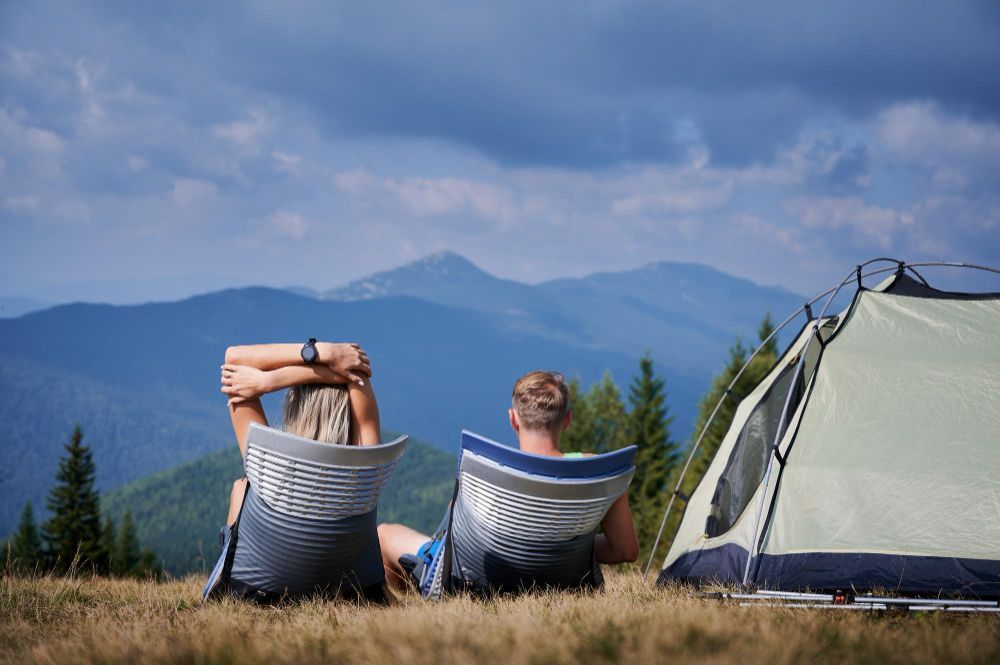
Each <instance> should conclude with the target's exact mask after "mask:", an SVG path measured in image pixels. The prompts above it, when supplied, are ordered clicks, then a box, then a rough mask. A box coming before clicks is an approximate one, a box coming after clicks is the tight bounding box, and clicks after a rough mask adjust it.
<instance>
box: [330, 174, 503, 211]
mask: <svg viewBox="0 0 1000 665" xmlns="http://www.w3.org/2000/svg"><path fill="white" fill-rule="evenodd" d="M333 181H334V183H335V185H336V187H337V188H338V189H339V190H340V191H342V192H345V193H347V194H349V195H351V196H353V197H355V198H356V199H361V200H364V201H367V202H368V204H370V203H374V202H375V201H376V200H379V199H382V198H383V197H389V198H390V199H391V200H392V201H395V203H396V204H397V205H398V206H399V207H400V208H402V209H403V210H405V211H406V212H408V213H409V214H412V215H416V216H418V217H426V216H435V215H440V216H444V215H462V214H468V215H472V216H474V217H476V218H480V219H486V220H494V221H501V222H502V221H508V220H511V219H513V218H514V217H515V215H516V214H517V205H516V203H515V201H514V200H513V198H514V195H513V192H512V191H511V190H510V189H508V188H506V187H503V186H498V185H496V184H492V183H487V182H480V181H475V180H470V179H467V178H458V177H451V176H449V177H443V178H422V177H405V178H378V177H376V176H374V175H372V174H371V173H370V172H368V171H367V170H365V169H354V170H351V171H345V172H342V173H337V174H335V175H334V177H333Z"/></svg>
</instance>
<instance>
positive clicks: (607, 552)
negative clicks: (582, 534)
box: [594, 492, 639, 563]
mask: <svg viewBox="0 0 1000 665" xmlns="http://www.w3.org/2000/svg"><path fill="white" fill-rule="evenodd" d="M601 529H602V530H603V533H599V534H597V538H596V540H595V541H594V551H595V553H596V554H597V560H598V561H599V562H600V563H626V562H630V561H635V560H636V559H637V558H638V557H639V539H638V537H636V535H635V525H634V524H633V523H632V509H631V508H630V507H629V505H628V492H626V493H625V494H622V495H621V496H620V497H618V499H617V500H616V501H615V502H614V503H613V504H611V508H610V510H608V514H607V515H605V516H604V520H603V521H602V522H601Z"/></svg>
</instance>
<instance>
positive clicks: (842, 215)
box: [785, 197, 913, 249]
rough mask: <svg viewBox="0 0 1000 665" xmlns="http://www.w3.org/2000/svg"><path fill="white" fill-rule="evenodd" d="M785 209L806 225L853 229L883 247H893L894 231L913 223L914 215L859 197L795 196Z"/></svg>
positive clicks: (833, 228)
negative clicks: (874, 203)
mask: <svg viewBox="0 0 1000 665" xmlns="http://www.w3.org/2000/svg"><path fill="white" fill-rule="evenodd" d="M785 210H786V211H787V212H788V213H790V214H792V215H794V216H795V217H797V218H798V219H799V221H800V222H801V223H802V224H803V226H805V227H806V228H809V229H814V230H834V231H837V230H840V229H845V228H846V229H850V230H852V231H853V232H854V234H855V237H860V238H862V239H866V240H874V241H875V243H876V244H877V246H878V247H880V248H881V249H889V248H890V247H892V245H893V236H894V234H896V233H897V232H898V231H899V230H900V229H901V228H904V227H907V226H912V224H913V216H912V215H911V214H910V213H908V212H899V211H897V210H893V209H892V208H886V207H882V206H877V205H869V204H867V203H865V202H864V201H863V200H862V199H859V198H856V197H849V198H835V197H819V198H796V199H793V200H791V201H789V202H788V203H786V204H785ZM859 244H862V243H859Z"/></svg>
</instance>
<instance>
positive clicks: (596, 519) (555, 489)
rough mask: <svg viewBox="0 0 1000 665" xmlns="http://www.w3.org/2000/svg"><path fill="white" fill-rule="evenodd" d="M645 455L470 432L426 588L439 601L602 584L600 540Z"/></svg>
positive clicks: (427, 573) (422, 585) (630, 450)
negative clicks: (564, 453) (553, 449)
mask: <svg viewBox="0 0 1000 665" xmlns="http://www.w3.org/2000/svg"><path fill="white" fill-rule="evenodd" d="M635 452H636V447H635V446H629V447H628V448H623V449H621V450H617V451H615V452H612V453H606V454H603V455H594V456H591V457H584V458H572V459H568V458H558V457H545V456H541V455H533V454H530V453H525V452H522V451H520V450H518V449H516V448H510V447H508V446H504V445H502V444H499V443H497V442H495V441H491V440H489V439H487V438H485V437H482V436H479V435H477V434H473V433H472V432H469V431H463V432H462V456H461V461H460V463H459V472H458V480H457V483H456V489H455V497H454V499H453V500H452V504H451V506H450V508H449V512H448V514H447V516H446V517H445V521H444V523H443V524H442V529H441V531H442V532H443V543H442V546H441V547H438V548H437V551H436V553H435V555H434V556H433V558H432V559H431V560H430V561H429V562H428V563H427V565H426V566H425V568H424V570H423V572H422V575H421V580H420V588H421V592H422V593H423V595H424V596H425V597H427V598H432V599H438V598H440V597H441V596H442V595H443V594H445V593H448V592H451V591H457V590H468V591H473V592H476V593H486V594H490V593H509V592H518V591H524V590H527V589H531V588H544V589H553V588H555V589H579V588H596V587H600V586H601V585H602V584H603V581H604V580H603V577H602V576H601V570H600V566H599V565H598V564H597V560H596V557H595V555H594V538H595V535H596V531H597V528H598V526H599V525H600V523H601V520H602V519H604V516H605V514H606V513H607V512H608V509H609V508H610V507H611V504H612V503H614V502H615V500H616V499H618V497H620V496H621V495H622V494H624V493H625V492H626V491H627V490H628V485H629V482H630V481H631V480H632V476H633V475H634V474H635V466H634V465H633V459H634V458H635Z"/></svg>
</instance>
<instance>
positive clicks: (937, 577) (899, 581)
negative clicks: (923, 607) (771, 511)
mask: <svg viewBox="0 0 1000 665" xmlns="http://www.w3.org/2000/svg"><path fill="white" fill-rule="evenodd" d="M755 581H756V584H757V586H759V587H760V588H762V589H773V590H780V591H797V590H801V589H811V590H814V591H836V590H849V589H855V590H858V591H862V590H869V589H876V588H878V589H884V590H886V591H891V592H895V593H912V594H938V593H945V594H953V593H960V594H962V595H963V596H979V597H982V598H994V597H1000V561H998V560H994V559H958V558H952V557H937V556H903V555H898V554H871V553H866V552H853V553H836V554H834V553H827V552H817V553H805V554H764V555H761V557H760V567H759V568H758V570H757V575H756V580H755Z"/></svg>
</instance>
